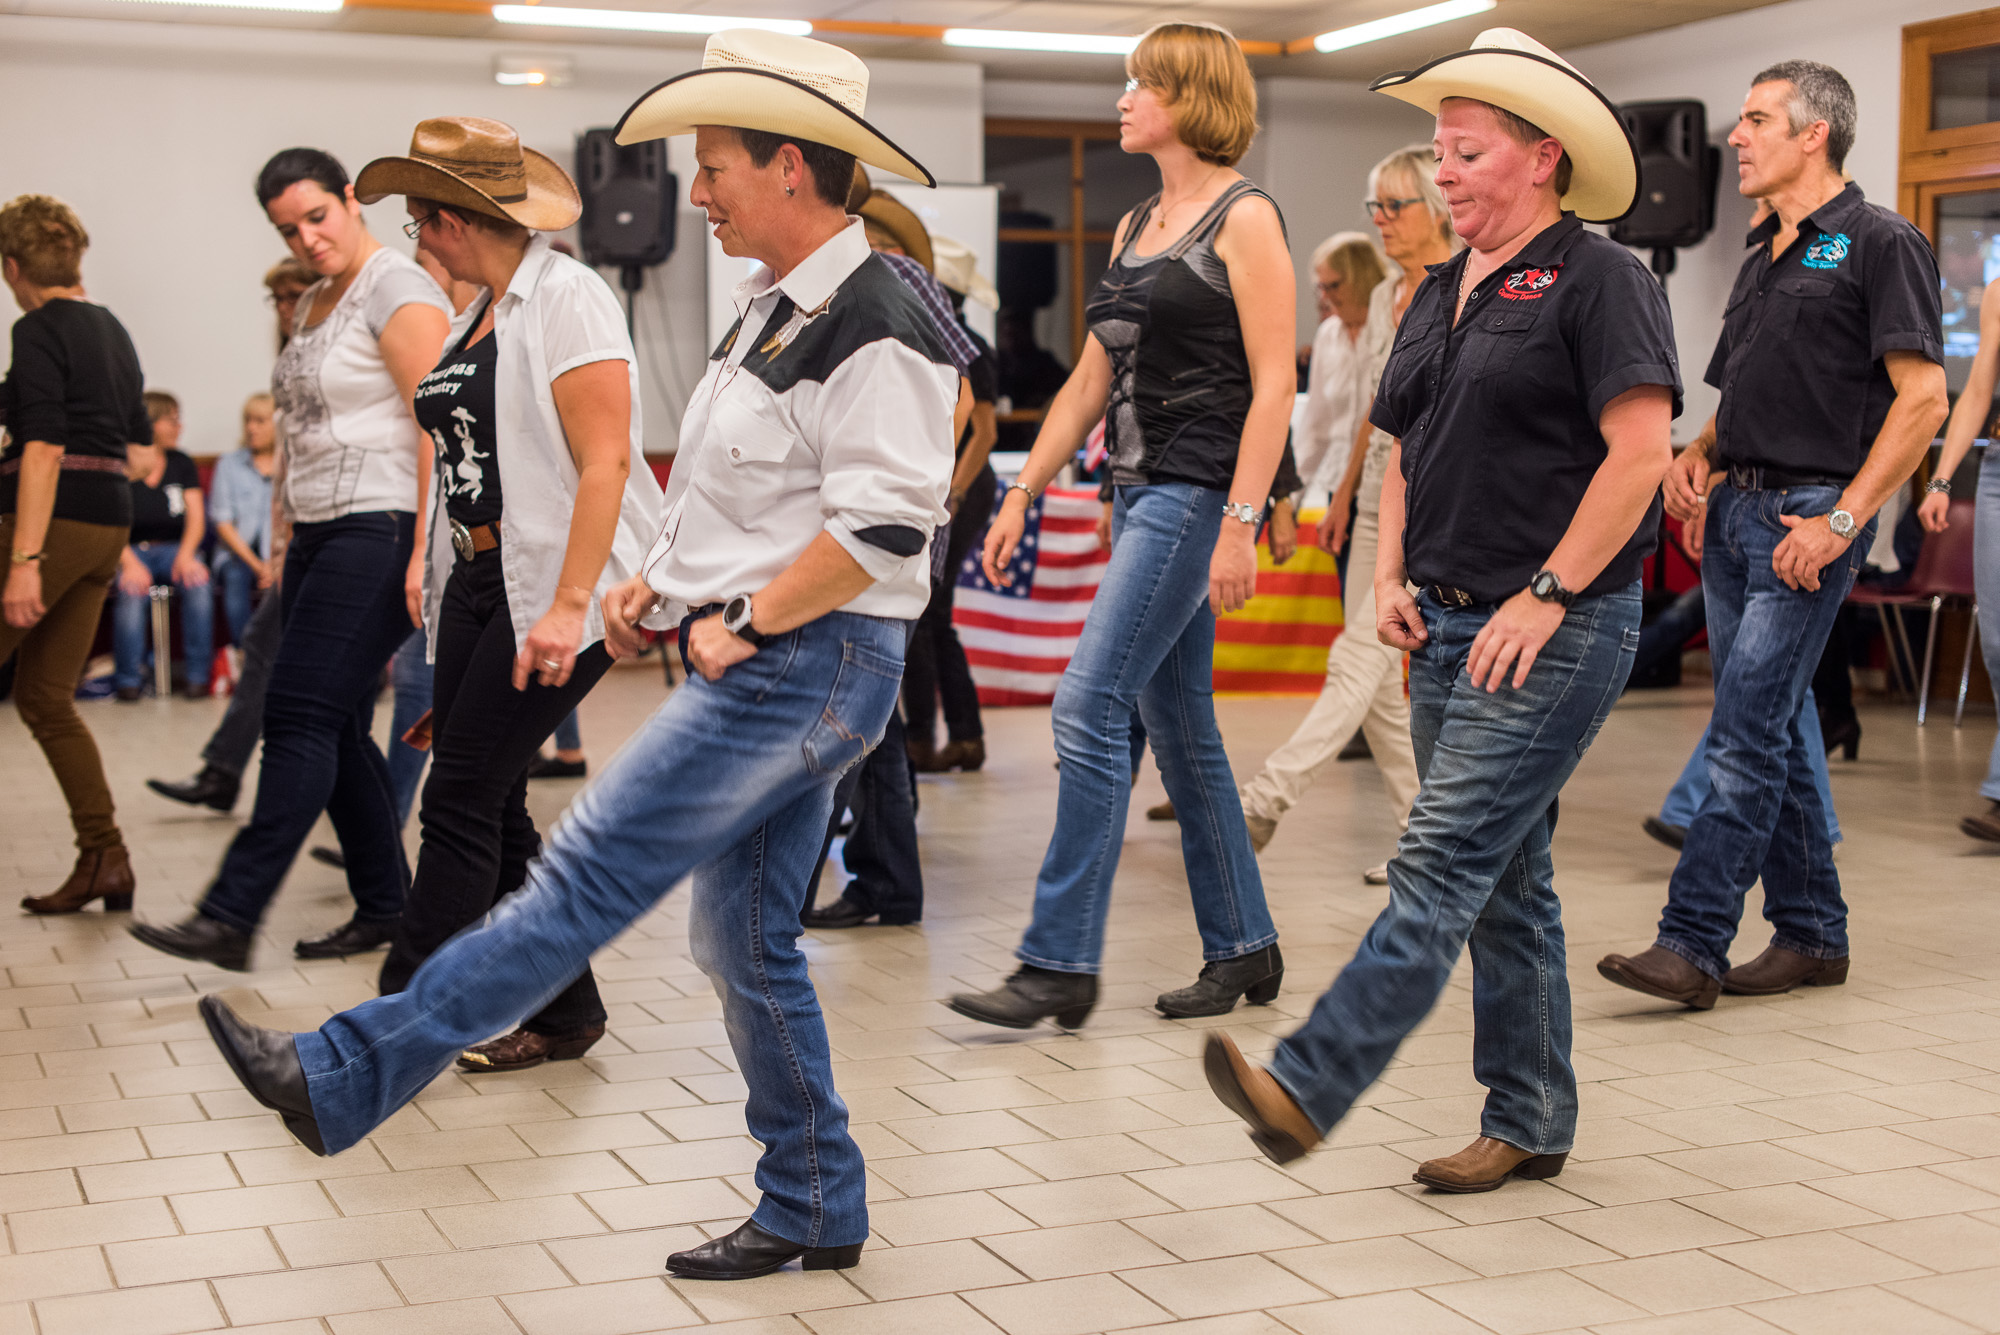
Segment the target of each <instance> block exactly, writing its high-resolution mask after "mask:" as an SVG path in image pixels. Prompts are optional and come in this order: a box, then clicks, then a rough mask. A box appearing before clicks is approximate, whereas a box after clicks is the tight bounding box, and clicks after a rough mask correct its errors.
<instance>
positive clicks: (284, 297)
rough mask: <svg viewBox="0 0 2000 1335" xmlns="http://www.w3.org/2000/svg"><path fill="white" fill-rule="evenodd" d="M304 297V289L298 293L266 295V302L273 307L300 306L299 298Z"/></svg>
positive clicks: (271, 293)
mask: <svg viewBox="0 0 2000 1335" xmlns="http://www.w3.org/2000/svg"><path fill="white" fill-rule="evenodd" d="M304 295H305V291H304V290H303V289H301V290H300V291H297V292H270V293H266V294H265V296H264V300H266V301H268V302H270V303H271V304H272V305H273V306H296V305H298V304H299V298H300V297H303V296H304Z"/></svg>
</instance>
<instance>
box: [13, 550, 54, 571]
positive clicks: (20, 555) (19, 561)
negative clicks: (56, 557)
mask: <svg viewBox="0 0 2000 1335" xmlns="http://www.w3.org/2000/svg"><path fill="white" fill-rule="evenodd" d="M47 555H48V553H47V552H45V551H44V552H24V551H22V550H21V549H20V548H19V547H16V548H15V549H14V564H15V565H17V566H29V565H34V564H35V563H36V562H37V561H40V560H41V559H42V558H43V557H45V556H47Z"/></svg>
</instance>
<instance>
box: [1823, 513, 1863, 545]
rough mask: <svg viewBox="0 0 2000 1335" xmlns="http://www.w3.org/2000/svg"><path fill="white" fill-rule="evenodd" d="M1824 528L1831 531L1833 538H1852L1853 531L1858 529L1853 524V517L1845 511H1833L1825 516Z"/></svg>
mask: <svg viewBox="0 0 2000 1335" xmlns="http://www.w3.org/2000/svg"><path fill="white" fill-rule="evenodd" d="M1826 526H1827V527H1828V528H1830V529H1832V530H1833V536H1834V537H1836V538H1851V537H1853V536H1854V530H1855V529H1856V528H1858V527H1860V526H1859V525H1858V524H1856V523H1855V522H1854V516H1853V515H1851V514H1849V513H1847V511H1845V510H1835V511H1833V512H1832V513H1831V514H1829V515H1827V517H1826Z"/></svg>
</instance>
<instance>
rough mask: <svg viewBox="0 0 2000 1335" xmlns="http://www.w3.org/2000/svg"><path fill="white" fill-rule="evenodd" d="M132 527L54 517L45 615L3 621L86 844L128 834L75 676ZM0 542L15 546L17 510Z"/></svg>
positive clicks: (21, 697)
mask: <svg viewBox="0 0 2000 1335" xmlns="http://www.w3.org/2000/svg"><path fill="white" fill-rule="evenodd" d="M128 532H129V530H127V529H125V528H124V527H122V526H121V527H117V528H114V527H112V526H111V525H109V524H80V523H77V522H76V521H75V520H70V519H54V520H50V521H49V533H48V538H47V540H46V541H44V542H43V543H42V550H43V551H44V552H46V553H47V554H48V555H47V556H46V557H45V558H44V559H43V561H42V606H43V607H45V608H47V609H48V610H47V611H46V612H44V613H43V615H42V619H41V620H40V621H37V622H36V623H35V624H34V625H32V626H30V627H28V628H27V629H25V630H23V629H21V628H20V627H17V626H9V625H7V624H5V622H3V621H0V661H4V660H5V659H6V657H7V655H9V654H14V655H16V658H15V663H14V706H15V708H17V709H18V710H20V711H21V721H22V722H23V723H25V724H27V725H28V731H29V732H31V733H33V734H34V738H35V740H36V741H37V742H38V743H40V744H41V748H42V754H43V755H45V756H47V757H48V758H49V768H50V769H52V770H54V771H55V775H56V782H57V783H58V784H59V785H61V787H62V791H63V798H64V800H65V801H67V802H68V803H69V819H70V824H71V825H73V826H75V827H76V846H77V848H78V849H80V850H82V851H84V852H90V851H93V850H95V849H100V848H115V847H117V846H118V845H119V844H121V843H123V842H124V839H123V838H122V837H121V836H120V835H119V833H118V823H117V821H116V820H114V819H113V817H112V808H111V787H110V785H109V784H107V783H106V782H105V781H104V762H103V761H102V760H101V759H100V758H99V757H98V754H97V742H96V740H95V739H93V738H92V737H91V735H90V729H89V728H87V727H85V726H84V724H83V719H82V717H81V716H79V715H78V714H77V712H76V683H77V679H78V678H79V677H81V676H82V675H83V665H84V662H85V661H86V660H87V659H88V658H89V656H90V645H91V641H93V640H94V639H96V638H97V619H98V613H99V612H100V611H102V610H103V607H104V595H105V593H106V592H107V591H108V590H109V589H110V587H111V581H112V580H113V579H114V578H116V577H117V574H118V557H119V554H120V553H121V552H123V551H124V550H125V539H126V537H127V535H128ZM0 546H4V547H6V549H7V550H8V551H9V552H11V551H13V549H14V516H13V515H7V516H5V517H0Z"/></svg>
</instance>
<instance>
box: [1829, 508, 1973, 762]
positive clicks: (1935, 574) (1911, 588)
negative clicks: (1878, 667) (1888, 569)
mask: <svg viewBox="0 0 2000 1335" xmlns="http://www.w3.org/2000/svg"><path fill="white" fill-rule="evenodd" d="M1973 509H1974V507H1973V503H1972V501H1971V500H1969V499H1968V500H1958V501H1953V502H1952V503H1951V509H1950V512H1949V519H1948V525H1947V527H1946V528H1945V531H1944V532H1942V533H1926V534H1925V535H1924V545H1923V550H1922V551H1920V552H1918V553H1917V567H1916V569H1915V570H1914V571H1913V572H1912V573H1911V575H1910V582H1909V583H1908V584H1905V585H1903V586H1902V587H1901V588H1899V589H1875V588H1869V587H1867V586H1863V585H1857V586H1856V587H1855V589H1854V591H1853V592H1852V593H1850V594H1848V595H1847V601H1848V602H1850V603H1854V604H1856V605H1858V606H1862V607H1873V608H1875V609H1876V611H1877V613H1878V614H1879V615H1880V616H1881V618H1882V623H1883V632H1884V635H1883V638H1884V639H1885V640H1887V642H1888V645H1889V662H1890V665H1891V667H1892V668H1893V669H1894V670H1895V672H1896V673H1897V675H1899V676H1905V677H1906V679H1907V676H1906V674H1905V672H1904V667H1903V664H1902V663H1898V662H1897V660H1896V641H1897V640H1898V639H1899V638H1900V639H1901V640H1902V648H1903V658H1904V660H1905V661H1906V662H1907V663H1908V665H1909V668H1910V669H1911V670H1912V672H1914V670H1915V668H1916V653H1915V650H1914V648H1913V646H1912V645H1911V643H1910V633H1909V630H1908V628H1907V627H1906V626H1905V625H1904V623H1903V609H1904V608H1906V607H1914V606H1916V605H1917V604H1919V603H1929V604H1930V613H1931V619H1930V627H1929V629H1928V631H1927V632H1926V634H1925V636H1924V666H1923V671H1922V673H1921V674H1920V675H1917V676H1916V682H1917V726H1918V727H1920V728H1921V727H1922V726H1924V721H1925V719H1926V717H1927V716H1928V715H1929V713H1930V697H1931V667H1932V662H1933V659H1934V658H1935V657H1936V654H1937V632H1938V615H1939V613H1941V612H1942V611H1943V610H1944V606H1945V603H1946V601H1947V600H1950V601H1953V602H1963V603H1965V604H1966V605H1968V606H1969V607H1971V609H1972V616H1973V621H1974V623H1975V628H1974V629H1973V630H1972V631H1971V632H1970V633H1969V634H1967V636H1966V638H1965V659H1964V661H1963V662H1962V663H1961V664H1960V665H1959V671H1958V709H1957V712H1956V713H1954V714H1953V715H1952V726H1953V727H1954V728H1956V727H1961V726H1963V725H1964V723H1965V692H1966V688H1967V687H1968V685H1970V683H1971V680H1972V646H1973V643H1974V642H1975V641H1976V640H1977V639H1978V638H1979V635H1978V630H1977V628H1976V625H1977V621H1978V618H1979V602H1978V597H1977V595H1976V594H1975V593H1974V591H1973V585H1972V523H1973ZM1892 611H1893V612H1894V613H1895V614H1896V615H1895V619H1894V622H1893V625H1894V632H1893V633H1891V632H1890V626H1891V624H1892V623H1891V620H1890V616H1889V613H1890V612H1892Z"/></svg>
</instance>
